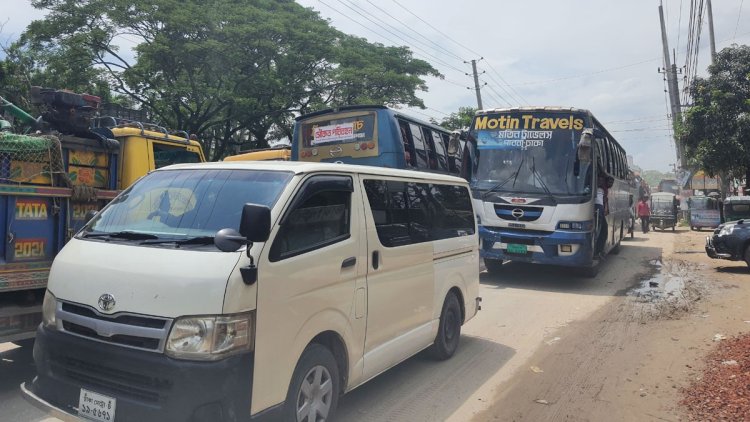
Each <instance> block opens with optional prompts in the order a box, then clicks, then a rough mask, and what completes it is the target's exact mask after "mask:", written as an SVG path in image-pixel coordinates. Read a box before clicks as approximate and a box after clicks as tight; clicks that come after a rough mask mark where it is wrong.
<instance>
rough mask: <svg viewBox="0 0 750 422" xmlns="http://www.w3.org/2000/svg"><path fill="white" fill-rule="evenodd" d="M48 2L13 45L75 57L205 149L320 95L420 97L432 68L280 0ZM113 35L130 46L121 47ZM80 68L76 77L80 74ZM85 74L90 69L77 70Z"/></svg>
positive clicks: (284, 118)
mask: <svg viewBox="0 0 750 422" xmlns="http://www.w3.org/2000/svg"><path fill="white" fill-rule="evenodd" d="M33 5H34V6H35V7H37V8H44V9H47V10H48V11H49V12H48V14H47V15H46V16H45V18H44V19H42V20H38V21H34V22H33V23H32V24H31V25H29V27H28V28H27V30H26V31H25V32H24V34H23V35H22V37H21V40H20V41H19V42H18V43H17V48H19V49H27V50H28V51H32V52H34V53H35V54H37V53H38V54H42V53H43V54H44V55H45V56H44V58H45V61H44V63H41V64H40V65H39V66H38V67H42V68H45V69H46V68H50V67H52V66H58V67H59V66H64V65H65V63H66V62H67V60H68V58H70V57H71V55H70V54H63V53H65V52H66V51H65V50H64V49H63V47H66V46H68V47H73V46H75V47H76V48H77V49H78V50H79V51H80V52H81V57H80V58H79V62H80V63H85V65H86V66H87V67H88V68H89V69H93V71H94V72H102V74H103V75H104V77H105V78H106V80H107V82H108V83H109V86H110V87H111V88H112V89H113V90H114V92H115V93H117V94H119V95H125V96H127V97H129V98H131V99H132V100H133V101H135V102H136V103H137V104H138V105H140V106H141V107H142V108H145V109H147V110H148V111H149V113H150V114H151V115H152V116H154V118H155V120H156V122H157V123H161V124H163V125H165V126H168V127H172V128H179V129H184V130H187V131H189V132H190V133H194V134H196V135H198V137H199V139H202V140H203V142H204V148H205V150H206V151H207V154H208V156H209V159H211V160H215V159H218V158H221V157H222V156H224V155H226V154H227V153H228V152H230V151H231V149H232V147H233V146H243V147H251V148H252V147H254V148H257V147H262V146H266V145H267V141H268V139H267V138H268V136H269V133H273V134H279V135H286V136H291V125H292V123H293V118H294V116H295V115H297V114H299V113H301V112H306V111H313V110H317V109H320V108H324V107H329V106H331V105H338V104H348V103H362V102H375V103H379V104H380V103H384V104H391V105H398V104H409V105H416V106H423V104H422V103H421V100H419V99H418V98H417V97H416V95H415V92H416V91H417V90H426V85H425V82H424V80H423V79H422V76H424V75H439V74H438V73H437V71H436V70H435V69H434V68H433V67H432V66H430V65H429V64H428V63H427V62H424V61H422V60H416V59H413V58H412V57H411V53H410V52H409V50H408V49H405V48H397V47H384V46H382V45H379V44H370V43H367V42H366V41H364V40H362V39H358V38H355V37H351V36H348V35H346V34H343V33H341V32H339V31H338V30H336V29H335V28H333V27H331V26H330V24H329V23H328V22H327V21H326V20H324V19H322V18H321V17H320V16H319V14H318V13H317V12H315V11H314V10H312V9H307V8H304V7H302V6H300V5H299V4H297V3H296V2H294V1H292V0H256V1H252V2H247V1H239V0H149V1H146V0H34V1H33ZM124 40H125V41H126V42H127V43H129V44H131V45H134V47H133V49H132V50H125V51H123V50H121V49H120V48H119V46H120V45H121V44H122V43H123V42H124ZM84 76H85V75H84ZM88 77H94V76H93V75H89V76H88Z"/></svg>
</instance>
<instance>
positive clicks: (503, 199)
mask: <svg viewBox="0 0 750 422" xmlns="http://www.w3.org/2000/svg"><path fill="white" fill-rule="evenodd" d="M469 140H470V142H469V143H468V144H469V145H471V146H473V150H472V154H470V155H471V156H472V157H471V159H470V160H468V161H470V162H471V163H472V165H471V167H470V168H469V171H468V174H467V176H468V178H469V179H470V180H471V187H472V193H473V196H474V201H475V208H476V209H477V216H478V219H479V225H480V229H479V230H480V231H479V236H480V238H481V241H482V246H481V248H480V253H481V256H482V258H484V263H485V265H486V267H487V269H488V271H490V272H497V271H500V270H501V269H502V263H503V261H506V260H510V261H521V262H529V263H536V264H554V265H564V266H570V267H578V268H580V269H581V270H582V272H583V273H585V274H586V275H588V276H594V275H595V274H596V272H597V269H598V264H599V262H600V258H601V257H602V256H604V255H605V254H607V253H608V252H610V251H612V250H616V248H617V247H618V246H619V245H620V240H622V239H623V238H624V237H625V235H626V234H628V233H629V232H631V229H632V227H631V226H632V218H631V210H632V207H633V203H634V202H635V199H637V198H633V195H634V190H635V187H634V183H633V182H632V180H631V179H630V176H629V169H628V162H627V159H626V155H625V150H624V149H623V148H622V147H621V146H620V145H619V144H618V143H617V141H616V140H615V139H614V137H613V136H612V135H611V134H610V133H608V132H607V130H606V129H605V128H604V127H603V126H602V125H601V124H600V123H599V122H598V121H597V120H596V119H595V118H594V116H593V115H592V114H591V113H590V112H589V111H587V110H582V109H576V108H561V107H528V108H526V107H524V108H506V109H494V110H480V111H478V112H477V114H476V116H475V117H474V121H473V123H472V126H471V129H470V131H469ZM597 203H599V205H600V208H599V211H598V212H597Z"/></svg>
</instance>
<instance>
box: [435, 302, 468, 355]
mask: <svg viewBox="0 0 750 422" xmlns="http://www.w3.org/2000/svg"><path fill="white" fill-rule="evenodd" d="M461 322H462V319H461V305H459V303H458V298H457V297H456V295H455V293H452V292H451V293H448V295H447V296H446V297H445V302H443V310H442V312H440V325H439V326H438V333H437V336H436V337H435V342H434V343H433V344H432V346H430V348H429V349H427V353H428V354H429V355H430V356H431V357H432V358H434V359H437V360H446V359H449V358H450V357H451V356H453V354H454V353H456V350H457V349H458V342H459V340H460V339H461Z"/></svg>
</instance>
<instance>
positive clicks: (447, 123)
mask: <svg viewBox="0 0 750 422" xmlns="http://www.w3.org/2000/svg"><path fill="white" fill-rule="evenodd" d="M476 112H477V109H476V108H475V107H459V109H458V111H457V112H455V113H451V114H450V116H448V117H446V118H445V119H443V120H442V121H441V122H440V123H438V124H439V125H440V126H442V127H444V128H446V129H451V130H460V129H466V128H468V127H469V126H471V121H472V119H474V114H475V113H476Z"/></svg>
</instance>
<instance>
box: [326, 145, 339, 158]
mask: <svg viewBox="0 0 750 422" xmlns="http://www.w3.org/2000/svg"><path fill="white" fill-rule="evenodd" d="M342 151H343V150H342V149H341V147H333V148H331V149H330V150H328V153H329V154H331V157H335V156H337V155H340V154H341V152H342Z"/></svg>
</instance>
